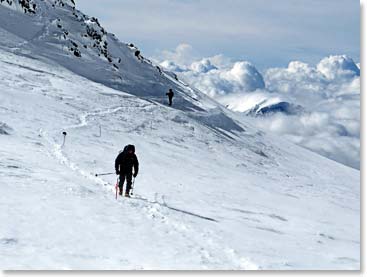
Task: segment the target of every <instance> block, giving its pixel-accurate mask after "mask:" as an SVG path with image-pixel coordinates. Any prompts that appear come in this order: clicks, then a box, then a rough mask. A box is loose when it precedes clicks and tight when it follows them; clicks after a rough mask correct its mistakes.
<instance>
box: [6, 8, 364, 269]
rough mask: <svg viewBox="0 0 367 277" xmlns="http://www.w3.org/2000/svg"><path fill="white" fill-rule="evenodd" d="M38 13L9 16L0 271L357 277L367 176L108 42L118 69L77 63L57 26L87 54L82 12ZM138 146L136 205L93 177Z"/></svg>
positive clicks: (85, 59)
mask: <svg viewBox="0 0 367 277" xmlns="http://www.w3.org/2000/svg"><path fill="white" fill-rule="evenodd" d="M35 2H36V3H38V4H40V5H41V7H42V8H41V9H40V11H41V13H40V14H36V15H35V16H34V17H33V16H32V15H28V14H27V15H24V14H23V13H22V12H19V11H12V10H10V9H7V8H4V7H2V6H0V32H1V34H3V35H4V37H5V39H4V40H2V41H1V42H0V79H1V82H0V91H1V93H0V116H1V117H0V122H1V125H0V126H1V130H5V131H7V133H8V134H6V135H0V145H1V148H0V151H1V157H2V159H1V160H0V190H1V193H0V205H1V207H2V208H1V211H2V213H0V222H1V223H2V224H1V225H2V228H0V267H1V268H3V269H358V268H359V266H360V257H359V253H360V240H359V238H360V222H359V218H360V217H359V215H360V200H359V199H360V186H359V185H360V184H359V183H360V178H359V171H357V170H354V169H351V168H348V167H345V166H343V165H341V164H338V163H336V162H333V161H331V160H328V159H325V158H323V157H321V156H319V155H316V154H314V153H312V152H310V151H307V150H305V149H303V148H300V147H298V146H296V145H293V144H291V143H289V142H287V141H286V140H283V139H282V138H280V137H277V136H273V135H269V134H265V133H263V132H261V131H259V130H258V129H257V128H255V127H253V126H252V125H251V124H250V122H249V120H248V119H247V118H244V117H243V116H241V115H238V114H236V113H233V112H231V111H229V110H227V109H225V108H224V107H222V106H221V105H220V104H218V103H216V102H215V101H213V100H211V99H209V98H208V97H206V96H205V95H203V94H202V93H201V92H199V91H197V90H195V89H192V88H190V87H189V86H187V85H185V84H184V83H183V82H182V81H177V80H175V79H174V78H172V77H171V76H172V74H171V73H169V72H162V73H161V74H160V73H159V71H158V70H157V69H156V67H155V66H154V65H153V64H151V63H150V62H149V61H147V60H143V62H142V61H140V60H138V59H137V58H136V57H135V56H134V48H133V47H129V46H127V45H126V44H122V43H120V42H118V41H117V39H116V40H114V39H113V38H112V36H111V35H110V34H106V40H103V41H108V45H109V46H108V54H107V57H112V58H113V59H116V61H118V60H117V59H118V58H119V57H121V59H122V62H121V63H122V65H119V66H118V67H119V68H118V69H117V68H116V67H114V66H113V65H111V63H110V62H109V61H108V58H105V57H104V56H103V54H102V57H100V56H98V54H97V53H100V54H101V49H97V50H95V49H94V50H90V51H89V50H84V49H85V48H84V47H83V48H84V49H83V48H82V47H78V49H79V50H80V53H81V57H77V56H76V55H75V53H74V52H73V51H70V49H69V48H65V47H64V46H63V45H64V44H63V43H60V40H59V39H56V40H55V37H54V34H55V32H56V31H50V30H51V28H53V27H52V26H53V25H52V24H53V23H52V22H54V21H52V19H53V17H54V16H56V17H60V21H61V22H62V27H63V28H64V31H67V32H68V33H69V35H68V36H69V37H72V38H73V39H72V40H73V41H77V43H80V41H79V40H77V38H79V37H82V36H81V33H80V32H81V30H85V28H81V29H80V26H82V27H86V26H85V25H78V24H77V23H75V22H74V21H78V20H79V19H80V18H83V16H82V15H81V13H80V12H76V13H77V15H78V18H79V19H76V17H75V16H74V17H73V9H70V6H65V7H59V6H56V7H55V8H53V7H52V6H48V5H49V3H51V2H48V1H44V2H42V1H35ZM43 4H44V6H42V5H43ZM45 11H47V13H43V12H45ZM74 18H75V19H74ZM49 19H51V20H50V21H47V20H49ZM56 20H57V19H56ZM83 20H84V19H83ZM45 22H51V25H52V26H51V25H46V26H45V25H44V23H45ZM83 22H85V21H83ZM23 23H24V24H27V25H22V26H23V27H24V26H27V28H25V29H23V31H24V30H26V31H27V32H29V33H27V34H23V33H22V32H23V31H22V28H20V27H19V29H17V28H10V26H11V25H12V26H20V24H23ZM57 24H58V23H57V22H56V28H58V27H57ZM82 24H83V23H82ZM58 29H60V28H58ZM64 31H62V32H64ZM83 32H84V31H83ZM83 34H84V33H83ZM61 42H62V40H61ZM71 45H72V44H71ZM110 47H111V48H110ZM74 50H75V49H74ZM102 50H103V46H102ZM109 55H111V56H109ZM99 74H101V75H99ZM119 77H121V79H120V78H119ZM94 81H98V82H100V83H98V82H94ZM113 87H116V88H115V89H114V88H113ZM169 87H173V88H174V89H175V91H176V92H177V97H176V98H175V99H174V106H173V108H170V107H168V106H167V105H165V103H164V101H163V99H162V98H160V96H161V95H162V94H163V95H164V92H165V91H166V89H168V88H169ZM122 90H125V91H124V92H123V91H122ZM64 131H65V132H67V134H68V135H67V136H66V140H65V143H64V142H63V135H62V132H64ZM129 143H133V144H135V145H136V149H137V156H138V158H139V161H140V165H141V170H140V174H139V176H138V178H137V179H136V181H135V190H134V193H135V198H134V199H125V198H123V199H118V200H117V201H116V200H115V199H114V184H115V182H116V177H115V176H107V177H95V173H101V172H109V171H111V170H113V163H114V159H115V157H116V156H117V154H118V152H119V150H121V149H122V148H123V147H124V145H126V144H129ZM335 214H337V215H338V216H335Z"/></svg>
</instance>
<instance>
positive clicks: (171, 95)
mask: <svg viewBox="0 0 367 277" xmlns="http://www.w3.org/2000/svg"><path fill="white" fill-rule="evenodd" d="M166 95H167V96H168V97H169V98H173V96H175V94H174V93H173V90H169V92H167V93H166Z"/></svg>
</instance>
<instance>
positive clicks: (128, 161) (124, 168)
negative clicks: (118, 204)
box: [115, 145, 139, 197]
mask: <svg viewBox="0 0 367 277" xmlns="http://www.w3.org/2000/svg"><path fill="white" fill-rule="evenodd" d="M133 168H134V174H133ZM115 169H116V174H117V175H120V182H119V195H122V192H123V186H124V182H125V179H126V191H125V197H130V190H131V185H132V177H134V178H136V176H138V172H139V161H138V158H137V157H136V155H135V146H134V145H127V146H125V148H124V151H122V152H121V153H120V154H119V155H118V156H117V158H116V160H115Z"/></svg>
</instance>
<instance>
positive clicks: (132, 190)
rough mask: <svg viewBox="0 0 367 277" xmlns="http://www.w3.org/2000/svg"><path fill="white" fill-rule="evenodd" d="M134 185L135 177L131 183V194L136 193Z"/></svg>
mask: <svg viewBox="0 0 367 277" xmlns="http://www.w3.org/2000/svg"><path fill="white" fill-rule="evenodd" d="M134 186H135V177H134V179H133V183H132V184H131V192H130V194H131V195H134Z"/></svg>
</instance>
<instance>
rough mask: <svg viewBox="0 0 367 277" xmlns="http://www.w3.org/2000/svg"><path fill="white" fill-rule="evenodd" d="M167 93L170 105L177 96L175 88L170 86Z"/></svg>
mask: <svg viewBox="0 0 367 277" xmlns="http://www.w3.org/2000/svg"><path fill="white" fill-rule="evenodd" d="M166 95H167V96H168V101H169V105H170V106H172V100H173V96H175V94H174V93H173V90H172V89H171V88H170V89H169V91H168V92H167V93H166Z"/></svg>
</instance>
